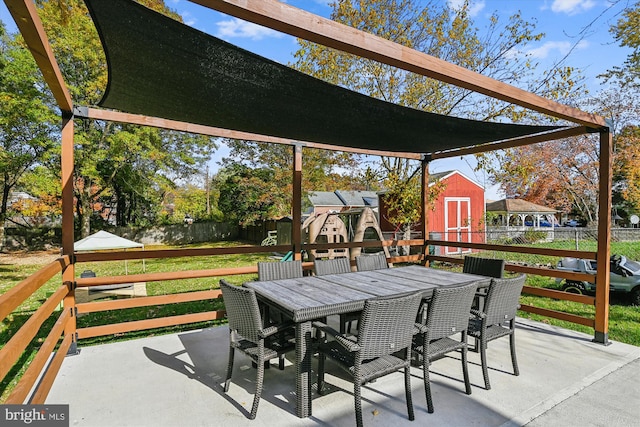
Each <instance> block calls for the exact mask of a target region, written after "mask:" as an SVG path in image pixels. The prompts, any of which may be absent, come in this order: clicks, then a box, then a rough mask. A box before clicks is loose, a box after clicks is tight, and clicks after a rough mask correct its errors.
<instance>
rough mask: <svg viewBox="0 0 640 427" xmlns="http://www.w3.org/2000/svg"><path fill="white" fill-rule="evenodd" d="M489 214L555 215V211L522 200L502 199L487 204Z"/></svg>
mask: <svg viewBox="0 0 640 427" xmlns="http://www.w3.org/2000/svg"><path fill="white" fill-rule="evenodd" d="M486 211H487V212H508V213H511V212H513V213H540V212H547V213H555V212H557V211H556V210H555V209H552V208H548V207H546V206H541V205H536V204H535V203H531V202H527V201H526V200H522V199H502V200H498V201H495V202H491V203H487V207H486Z"/></svg>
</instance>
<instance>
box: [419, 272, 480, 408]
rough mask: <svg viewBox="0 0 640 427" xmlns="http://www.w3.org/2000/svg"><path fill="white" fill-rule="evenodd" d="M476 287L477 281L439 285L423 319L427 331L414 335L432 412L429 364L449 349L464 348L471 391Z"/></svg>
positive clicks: (466, 382)
mask: <svg viewBox="0 0 640 427" xmlns="http://www.w3.org/2000/svg"><path fill="white" fill-rule="evenodd" d="M476 288H477V285H476V284H475V283H471V284H469V285H465V286H460V287H454V288H437V289H435V290H434V292H433V297H432V298H431V301H429V305H428V307H427V310H426V313H425V317H426V318H425V319H423V322H424V325H425V326H426V328H425V332H424V333H421V334H417V335H416V336H415V337H414V339H413V350H414V351H415V352H416V353H418V355H419V357H421V358H422V372H423V378H424V390H425V394H426V397H427V410H428V412H429V413H433V398H432V396H431V384H430V380H429V365H430V364H431V363H432V362H433V361H435V360H438V359H440V358H442V357H444V356H445V355H446V354H447V353H450V352H452V351H460V353H461V359H462V374H463V376H464V386H465V392H466V393H467V394H471V384H470V383H469V371H468V367H467V325H468V323H469V310H470V309H471V303H472V301H473V297H474V295H475V292H476ZM457 335H460V337H459V339H456V338H457V337H456V336H457ZM452 337H453V338H452Z"/></svg>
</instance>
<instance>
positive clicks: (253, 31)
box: [216, 18, 283, 40]
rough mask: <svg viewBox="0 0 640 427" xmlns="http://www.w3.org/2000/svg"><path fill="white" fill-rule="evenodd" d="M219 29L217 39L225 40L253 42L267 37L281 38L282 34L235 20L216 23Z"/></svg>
mask: <svg viewBox="0 0 640 427" xmlns="http://www.w3.org/2000/svg"><path fill="white" fill-rule="evenodd" d="M216 25H217V27H218V32H217V33H216V36H217V37H220V38H223V39H229V38H235V37H240V38H249V39H251V40H261V39H263V38H265V37H275V38H280V37H282V36H283V34H282V33H279V32H278V31H275V30H272V29H270V28H265V27H261V26H260V25H257V24H254V23H251V22H247V21H243V20H241V19H238V18H233V19H230V20H228V21H220V22H218V23H216Z"/></svg>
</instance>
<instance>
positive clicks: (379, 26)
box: [295, 0, 580, 226]
mask: <svg viewBox="0 0 640 427" xmlns="http://www.w3.org/2000/svg"><path fill="white" fill-rule="evenodd" d="M443 3H444V2H440V1H428V2H414V1H410V0H361V1H352V0H337V1H334V2H332V3H331V7H332V8H333V12H332V14H331V19H333V20H335V21H338V22H341V23H343V24H346V25H349V26H352V27H355V28H358V29H361V30H364V31H367V32H369V33H373V34H375V35H378V36H380V37H383V38H386V39H389V40H392V41H394V42H396V43H399V44H401V45H404V46H407V47H410V48H412V49H415V50H418V51H420V52H424V53H427V54H429V55H432V56H435V57H438V58H440V59H443V60H446V61H449V62H451V63H454V64H457V65H460V66H462V67H465V68H467V69H470V70H473V71H476V72H479V73H481V74H484V75H486V76H489V77H494V78H496V79H499V80H501V81H503V82H506V83H511V84H515V85H518V86H521V87H523V86H524V88H526V89H527V90H529V91H531V92H535V93H537V94H539V95H542V96H547V97H552V98H555V99H561V98H564V97H568V96H569V95H570V94H571V93H572V91H573V90H575V88H576V86H577V85H578V84H579V79H580V78H579V75H577V74H575V73H574V70H572V69H571V68H570V67H563V66H562V63H558V64H556V66H554V67H553V68H552V69H550V70H548V71H546V72H545V73H543V74H542V75H541V74H540V73H539V70H538V69H537V67H538V64H537V63H535V62H533V61H532V60H531V58H530V57H529V56H527V55H526V54H524V53H522V52H524V51H525V47H526V46H527V44H528V43H531V42H534V41H538V40H540V39H541V38H542V37H543V34H541V33H535V31H534V30H535V23H533V22H526V21H524V20H523V19H522V17H521V15H520V14H519V13H516V14H514V15H513V16H511V17H510V18H509V20H508V22H506V23H504V24H503V23H501V22H500V21H499V18H498V16H497V14H494V15H493V16H492V17H491V20H490V22H491V23H490V25H489V27H488V28H486V29H485V30H484V31H483V32H481V31H480V30H478V29H477V28H476V27H475V26H474V23H473V20H472V18H471V17H470V15H469V3H468V2H465V3H464V4H463V6H462V7H461V8H459V9H456V10H454V9H452V8H451V7H449V6H448V5H447V4H443ZM299 43H300V48H299V49H298V51H297V52H296V53H295V58H296V63H295V67H296V68H297V69H299V70H300V71H303V72H305V73H308V74H311V75H313V76H315V77H318V78H321V79H324V80H326V81H328V82H330V83H333V84H337V85H340V86H344V87H347V88H350V89H352V90H355V91H358V92H361V93H364V94H366V95H369V96H372V97H375V98H379V99H382V100H385V101H389V102H394V103H397V104H400V105H404V106H407V107H411V108H416V109H420V110H425V111H429V112H433V113H438V114H445V115H455V116H459V117H466V118H474V119H478V120H491V119H496V118H506V119H510V120H521V119H523V118H525V115H526V114H529V113H527V112H526V111H525V110H524V109H522V108H519V107H517V106H514V105H512V104H507V103H504V102H501V101H498V100H494V99H491V98H488V97H484V96H481V95H478V94H475V93H473V92H470V91H468V90H465V89H462V88H458V87H455V86H452V85H448V84H446V83H442V82H440V81H436V80H433V79H429V78H427V77H424V76H421V75H416V74H413V73H410V72H407V71H404V70H400V69H397V68H395V67H392V66H388V65H384V64H380V63H378V62H375V61H371V60H366V59H362V58H360V57H357V56H355V55H351V54H346V53H344V52H341V51H338V50H334V49H329V48H326V47H324V46H322V45H318V44H315V43H311V42H307V41H304V40H300V41H299ZM519 52H520V53H519ZM534 71H535V72H536V73H537V74H536V73H534ZM535 117H536V116H531V117H529V119H530V120H533V119H534V118H535ZM389 144H390V145H391V144H393V141H389ZM487 163H488V160H487ZM418 167H420V165H419V164H418V162H416V161H409V160H402V159H395V158H382V159H381V168H382V170H383V172H384V173H385V174H387V175H389V177H390V178H389V180H388V181H387V184H388V185H398V186H399V189H395V190H394V189H390V190H393V191H392V194H393V197H398V198H399V199H398V200H396V201H395V202H394V201H393V200H391V199H392V198H393V197H392V198H390V200H389V201H390V202H391V203H394V204H395V205H397V206H399V207H401V206H403V202H404V201H405V200H407V199H414V200H419V199H418V197H419V196H418V195H416V194H414V195H412V196H409V195H408V194H407V193H406V190H411V191H414V192H415V191H417V187H416V186H412V185H410V184H409V183H408V181H409V180H410V179H411V175H412V172H413V171H414V170H415V169H416V168H418ZM407 209H410V210H411V208H410V207H407ZM401 216H405V217H406V218H407V219H408V218H415V215H412V214H411V212H407V215H404V214H402V215H401ZM408 225H409V224H407V226H408Z"/></svg>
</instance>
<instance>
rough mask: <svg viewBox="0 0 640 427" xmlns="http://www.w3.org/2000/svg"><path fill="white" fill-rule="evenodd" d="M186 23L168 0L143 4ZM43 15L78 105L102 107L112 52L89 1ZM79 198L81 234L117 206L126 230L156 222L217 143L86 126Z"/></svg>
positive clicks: (58, 5)
mask: <svg viewBox="0 0 640 427" xmlns="http://www.w3.org/2000/svg"><path fill="white" fill-rule="evenodd" d="M141 3H143V4H145V5H146V6H147V7H150V8H153V9H155V10H157V11H159V12H161V13H164V14H166V15H169V16H171V17H172V18H174V19H178V20H180V19H181V18H180V16H179V15H178V14H177V13H175V12H174V11H172V10H171V9H169V8H168V7H166V5H165V4H164V2H163V1H162V0H147V1H144V2H141ZM36 4H37V6H38V13H39V14H40V17H41V19H42V21H43V25H44V27H45V30H46V32H47V35H48V36H49V37H50V43H51V46H52V49H53V51H54V54H55V56H56V59H57V61H58V63H59V65H60V68H61V70H62V74H63V76H64V79H65V81H66V83H67V85H68V86H69V88H70V92H71V95H72V97H73V100H74V102H75V103H77V104H79V105H96V104H97V102H98V101H99V99H100V98H101V96H102V94H103V92H104V88H105V87H106V82H107V68H106V60H105V57H104V52H103V50H102V46H101V44H100V40H99V38H98V35H97V32H96V29H95V27H94V25H93V22H92V21H91V19H90V17H89V14H88V11H87V10H86V7H85V5H84V2H82V1H80V0H65V1H52V0H49V1H45V0H39V1H37V2H36ZM75 142H76V144H75V146H76V150H75V197H76V200H77V206H76V207H77V209H76V216H77V218H78V221H79V227H80V234H81V236H86V235H88V234H89V232H90V219H91V217H92V214H93V212H94V211H96V210H101V209H109V208H110V209H113V207H116V208H117V209H116V211H117V215H116V219H117V223H118V225H127V224H133V225H147V224H149V223H153V222H154V221H156V219H157V218H158V215H159V209H160V201H161V200H162V199H163V195H164V192H165V191H167V190H169V189H171V188H173V187H175V185H174V184H173V181H175V180H178V179H180V178H184V177H189V176H191V175H192V174H195V173H197V172H198V171H199V170H200V168H201V167H202V165H203V164H204V162H205V161H206V160H208V159H209V158H210V155H211V151H213V150H214V149H215V148H216V144H215V140H213V139H211V138H208V137H201V136H193V135H188V134H181V133H177V132H169V131H163V130H159V129H152V128H140V127H137V126H132V125H120V124H115V123H102V122H96V121H89V120H85V121H78V122H77V126H76V134H75Z"/></svg>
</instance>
